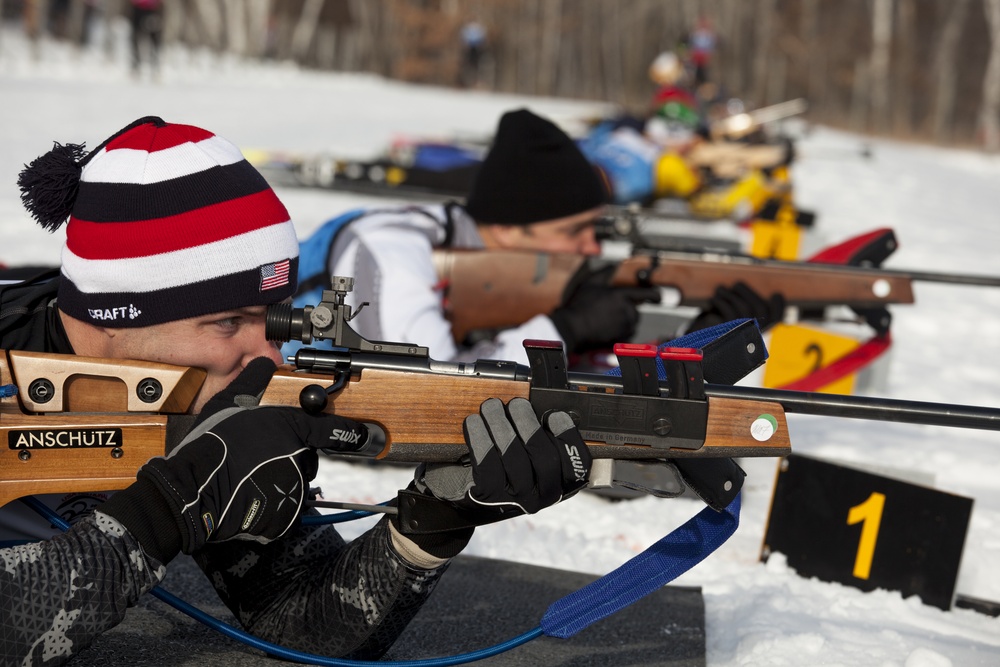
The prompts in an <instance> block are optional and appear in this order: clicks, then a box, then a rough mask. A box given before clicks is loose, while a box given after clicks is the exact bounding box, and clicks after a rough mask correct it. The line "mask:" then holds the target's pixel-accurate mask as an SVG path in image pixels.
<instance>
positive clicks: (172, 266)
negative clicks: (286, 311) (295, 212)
mask: <svg viewBox="0 0 1000 667" xmlns="http://www.w3.org/2000/svg"><path fill="white" fill-rule="evenodd" d="M298 255H299V243H298V239H297V238H296V237H295V229H294V227H293V226H292V223H291V221H288V222H283V223H281V224H277V225H270V226H268V227H264V228H262V229H257V230H254V231H252V232H247V233H245V234H240V235H238V236H232V237H229V238H227V239H223V240H221V241H216V242H215V243H208V244H206V245H200V246H195V247H193V248H186V249H184V250H176V251H174V252H165V253H161V254H159V255H150V256H148V257H138V258H127V259H97V260H88V259H84V258H82V257H80V256H78V255H76V254H74V253H73V252H72V251H71V250H70V249H69V248H68V247H66V246H63V253H62V271H63V273H65V274H66V275H67V276H68V277H69V278H70V280H72V281H73V283H74V284H75V285H76V287H77V289H79V290H80V291H81V292H85V293H91V294H92V293H105V292H121V291H122V290H123V289H126V290H127V291H129V292H152V291H155V290H160V289H166V288H169V287H177V286H180V285H189V284H191V283H195V282H199V281H201V280H210V279H212V278H219V277H221V276H227V275H230V274H233V273H239V272H241V271H248V270H252V269H256V268H258V267H259V266H261V265H264V264H270V263H271V262H280V261H281V260H283V259H287V258H291V257H298ZM126 286H127V287H126Z"/></svg>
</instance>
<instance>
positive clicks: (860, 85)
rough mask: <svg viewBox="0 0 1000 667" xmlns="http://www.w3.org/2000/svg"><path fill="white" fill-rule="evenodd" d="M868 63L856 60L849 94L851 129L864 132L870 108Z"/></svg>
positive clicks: (860, 59) (859, 59) (862, 59)
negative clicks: (852, 83) (852, 84)
mask: <svg viewBox="0 0 1000 667" xmlns="http://www.w3.org/2000/svg"><path fill="white" fill-rule="evenodd" d="M868 67H869V61H867V60H865V59H864V58H860V57H859V58H858V59H857V61H856V62H855V64H854V86H853V89H852V94H851V129H852V130H855V131H857V132H864V131H865V126H866V125H867V119H868V108H869V106H870V97H869V91H870V90H871V87H870V84H869V81H870V77H869V76H868Z"/></svg>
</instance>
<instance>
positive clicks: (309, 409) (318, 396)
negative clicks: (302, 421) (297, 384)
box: [299, 384, 327, 415]
mask: <svg viewBox="0 0 1000 667" xmlns="http://www.w3.org/2000/svg"><path fill="white" fill-rule="evenodd" d="M326 401H327V393H326V389H324V388H323V387H321V386H320V385H318V384H311V385H308V386H306V387H303V389H302V391H301V392H299V405H301V406H302V409H303V410H305V411H306V414H310V415H318V414H319V413H321V412H323V410H324V409H325V408H326Z"/></svg>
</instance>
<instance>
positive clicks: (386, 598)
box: [195, 519, 447, 660]
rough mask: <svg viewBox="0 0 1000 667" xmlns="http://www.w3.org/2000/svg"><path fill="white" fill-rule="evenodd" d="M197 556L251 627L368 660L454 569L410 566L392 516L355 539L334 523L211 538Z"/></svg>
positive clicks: (292, 643)
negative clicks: (262, 535) (249, 538)
mask: <svg viewBox="0 0 1000 667" xmlns="http://www.w3.org/2000/svg"><path fill="white" fill-rule="evenodd" d="M195 560H196V561H197V562H198V564H199V565H200V566H201V568H202V570H203V571H204V572H205V574H206V575H208V578H209V580H210V581H211V582H212V584H213V585H214V586H215V588H216V591H217V592H218V594H219V597H221V598H222V600H223V601H224V602H225V603H226V605H227V606H228V607H229V608H230V610H232V612H233V614H234V615H235V616H236V618H238V619H239V620H240V622H241V623H242V624H243V626H244V627H245V628H246V629H247V630H248V631H249V632H251V633H253V634H255V635H257V636H258V637H261V638H262V639H266V640H267V641H270V642H273V643H275V644H280V645H282V646H285V647H288V648H292V649H295V650H299V651H304V652H307V653H313V654H318V655H325V656H331V657H350V658H354V659H365V660H373V659H376V658H378V657H380V656H381V655H382V654H384V653H385V652H386V651H387V650H388V649H389V648H390V647H391V646H392V643H393V642H394V641H395V640H396V639H397V638H398V637H399V635H400V634H401V633H402V632H403V630H404V629H405V628H406V625H407V624H408V623H409V622H410V620H411V619H412V618H413V616H414V615H415V614H416V613H417V611H418V610H419V609H420V607H421V606H422V605H423V603H424V602H425V601H426V600H427V598H428V597H429V596H430V594H431V592H432V591H433V589H434V587H435V585H436V584H437V582H438V580H439V579H440V578H441V575H442V574H443V573H444V571H445V569H446V568H447V563H446V564H444V565H441V566H440V567H437V568H434V569H430V570H423V569H419V568H415V567H413V566H412V565H409V564H408V563H407V562H406V561H405V560H403V559H402V558H401V557H400V556H399V555H398V554H397V553H396V552H395V550H394V549H393V548H392V546H391V538H390V535H389V523H388V521H387V520H385V519H383V520H382V521H380V522H379V523H378V524H377V525H376V526H375V527H373V528H372V529H371V530H369V531H368V532H366V533H364V534H363V535H360V536H359V537H357V538H356V539H354V540H352V541H351V542H350V543H349V544H345V542H344V540H343V538H342V537H341V536H340V534H339V533H337V531H336V530H335V529H334V527H333V526H330V525H325V526H300V527H298V528H296V529H294V530H293V531H292V532H290V533H289V534H287V535H285V536H284V537H283V538H282V539H280V540H277V541H276V542H272V543H270V544H266V545H263V544H258V543H255V542H242V541H240V542H237V541H232V542H227V543H224V544H214V545H213V544H210V545H207V546H206V547H205V548H204V549H202V550H201V551H200V552H198V553H197V554H195Z"/></svg>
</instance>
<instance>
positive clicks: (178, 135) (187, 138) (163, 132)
mask: <svg viewBox="0 0 1000 667" xmlns="http://www.w3.org/2000/svg"><path fill="white" fill-rule="evenodd" d="M213 136H215V135H214V134H212V133H211V132H209V131H208V130H203V129H201V128H200V127H194V126H193V125H174V124H170V125H167V126H165V127H157V126H156V125H154V124H152V123H146V124H145V125H140V126H139V127H137V128H134V129H132V130H130V131H128V132H126V133H125V134H123V135H121V136H118V137H115V138H114V139H112V140H111V141H109V142H108V145H107V147H106V148H107V150H109V151H112V150H117V149H119V148H132V149H135V150H140V151H149V152H150V153H153V152H155V151H162V150H163V149H165V148H172V147H174V146H177V145H179V144H183V143H186V142H192V143H197V142H199V141H201V140H203V139H208V138H209V137H213Z"/></svg>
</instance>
